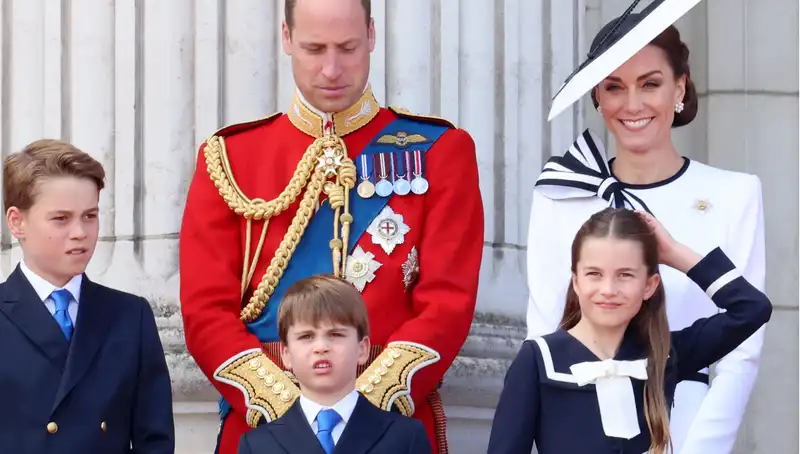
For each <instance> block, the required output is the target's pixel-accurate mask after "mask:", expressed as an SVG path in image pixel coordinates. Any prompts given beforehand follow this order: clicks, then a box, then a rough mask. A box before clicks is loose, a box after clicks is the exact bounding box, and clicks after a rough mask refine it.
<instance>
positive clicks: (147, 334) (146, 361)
mask: <svg viewBox="0 0 800 454" xmlns="http://www.w3.org/2000/svg"><path fill="white" fill-rule="evenodd" d="M140 302H141V304H142V310H141V327H140V330H141V331H140V332H141V337H140V342H141V344H140V346H139V355H140V356H139V376H138V381H137V386H136V396H135V398H134V399H135V400H134V408H133V420H132V436H131V438H132V440H131V443H132V445H133V451H132V452H133V453H135V454H173V453H174V452H175V425H174V420H173V416H172V385H171V383H170V379H169V369H168V368H167V361H166V359H165V357H164V349H163V347H162V345H161V339H160V338H159V337H158V327H157V326H156V319H155V316H154V315H153V310H152V309H151V308H150V304H148V302H147V300H145V299H144V298H140Z"/></svg>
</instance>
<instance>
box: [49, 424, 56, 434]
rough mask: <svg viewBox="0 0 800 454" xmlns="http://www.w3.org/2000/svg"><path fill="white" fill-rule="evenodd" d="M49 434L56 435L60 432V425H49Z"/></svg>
mask: <svg viewBox="0 0 800 454" xmlns="http://www.w3.org/2000/svg"><path fill="white" fill-rule="evenodd" d="M47 432H49V433H51V434H54V433H56V432H58V424H56V423H54V422H49V423H47Z"/></svg>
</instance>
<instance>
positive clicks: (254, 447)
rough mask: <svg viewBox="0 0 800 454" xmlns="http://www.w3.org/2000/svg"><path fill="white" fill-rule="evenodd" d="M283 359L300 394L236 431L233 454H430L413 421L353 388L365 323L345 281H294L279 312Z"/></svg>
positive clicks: (365, 353)
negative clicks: (266, 419) (276, 414)
mask: <svg viewBox="0 0 800 454" xmlns="http://www.w3.org/2000/svg"><path fill="white" fill-rule="evenodd" d="M278 335H279V336H280V340H281V360H282V361H283V363H284V365H285V366H286V367H287V368H288V369H290V370H291V371H292V373H293V374H294V376H295V377H296V378H297V381H298V382H299V385H300V390H301V393H302V394H301V395H300V397H299V398H298V399H297V400H296V401H295V402H294V404H293V405H292V406H291V407H290V408H289V410H288V411H287V412H286V414H284V415H283V416H281V417H280V418H278V419H276V420H274V421H273V422H271V423H268V424H263V425H261V426H259V427H257V428H256V429H253V430H251V431H250V432H248V433H246V434H245V435H243V436H242V438H241V440H240V443H239V454H333V453H342V454H345V453H346V454H377V453H380V454H395V453H396V454H430V453H431V445H430V442H429V441H428V436H427V435H426V433H425V426H423V425H422V423H421V422H420V421H418V420H415V419H412V418H409V417H406V416H403V415H401V414H399V413H393V412H387V411H383V410H381V409H379V408H378V407H375V406H374V405H373V404H371V403H370V402H369V401H368V400H367V399H366V398H365V397H363V396H362V395H361V394H360V393H359V392H358V391H356V388H355V382H356V375H357V370H358V366H363V365H364V364H365V363H366V362H367V359H368V358H369V349H370V342H369V337H368V336H369V322H368V319H367V309H366V306H365V305H364V300H363V299H362V298H361V294H360V293H359V292H358V290H356V288H355V287H354V286H353V285H351V284H350V283H348V282H346V281H344V280H341V279H338V278H336V277H333V276H328V275H319V276H312V277H310V278H306V279H304V280H300V281H298V282H296V283H294V284H293V285H292V286H291V287H290V288H289V289H288V290H287V291H286V294H285V296H284V298H283V300H282V301H281V304H280V308H279V309H278Z"/></svg>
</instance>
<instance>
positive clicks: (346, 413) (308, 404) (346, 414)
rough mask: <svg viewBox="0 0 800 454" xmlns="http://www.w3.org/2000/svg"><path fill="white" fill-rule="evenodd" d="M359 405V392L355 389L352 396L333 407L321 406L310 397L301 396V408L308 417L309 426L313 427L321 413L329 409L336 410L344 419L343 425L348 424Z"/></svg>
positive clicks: (347, 396)
mask: <svg viewBox="0 0 800 454" xmlns="http://www.w3.org/2000/svg"><path fill="white" fill-rule="evenodd" d="M357 403H358V391H356V390H355V389H354V390H353V391H351V392H350V394H348V395H346V396H344V397H343V398H342V399H341V400H340V401H339V402H336V403H335V404H333V406H331V407H326V406H324V405H320V404H318V403H316V402H314V401H313V400H311V399H309V398H308V397H306V396H304V395H302V394H300V408H302V409H303V413H304V414H305V415H306V419H307V420H308V424H309V425H311V424H312V423H313V422H314V421H315V420H316V419H317V415H318V414H319V412H320V411H322V410H325V409H327V408H332V409H334V410H336V413H339V416H341V417H342V423H344V424H347V421H349V420H350V416H352V415H353V410H355V408H356V404H357Z"/></svg>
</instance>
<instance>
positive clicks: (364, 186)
mask: <svg viewBox="0 0 800 454" xmlns="http://www.w3.org/2000/svg"><path fill="white" fill-rule="evenodd" d="M367 157H368V156H367V155H366V154H362V155H361V183H359V184H358V188H357V189H356V191H358V195H359V196H360V197H361V198H362V199H368V198H370V197H372V196H373V195H374V194H375V185H374V184H372V182H371V181H369V177H370V174H371V173H372V172H370V171H369V169H370V168H371V166H370V165H368V164H367Z"/></svg>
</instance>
